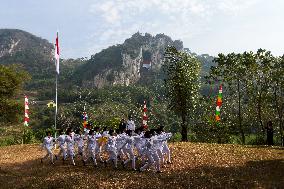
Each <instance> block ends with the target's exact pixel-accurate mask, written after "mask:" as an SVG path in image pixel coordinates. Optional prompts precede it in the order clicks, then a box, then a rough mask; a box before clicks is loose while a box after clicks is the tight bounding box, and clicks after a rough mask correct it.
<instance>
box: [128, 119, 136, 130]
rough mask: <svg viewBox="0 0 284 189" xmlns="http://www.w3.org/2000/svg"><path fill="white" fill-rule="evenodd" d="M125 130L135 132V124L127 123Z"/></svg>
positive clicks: (132, 122)
mask: <svg viewBox="0 0 284 189" xmlns="http://www.w3.org/2000/svg"><path fill="white" fill-rule="evenodd" d="M126 130H131V131H134V130H135V123H134V121H133V120H128V121H127V125H126Z"/></svg>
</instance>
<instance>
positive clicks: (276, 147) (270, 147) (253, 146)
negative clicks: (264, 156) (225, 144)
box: [244, 145, 284, 150]
mask: <svg viewBox="0 0 284 189" xmlns="http://www.w3.org/2000/svg"><path fill="white" fill-rule="evenodd" d="M244 147H246V148H262V149H273V150H284V147H282V146H269V145H245V146H244Z"/></svg>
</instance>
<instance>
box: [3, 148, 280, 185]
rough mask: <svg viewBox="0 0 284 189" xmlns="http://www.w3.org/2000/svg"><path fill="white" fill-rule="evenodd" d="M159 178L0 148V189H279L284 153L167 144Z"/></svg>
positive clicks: (32, 150) (150, 173)
mask: <svg viewBox="0 0 284 189" xmlns="http://www.w3.org/2000/svg"><path fill="white" fill-rule="evenodd" d="M170 147H171V150H172V157H173V164H171V165H166V167H164V168H163V173H160V174H157V173H155V172H154V171H153V170H150V171H146V172H143V173H139V172H133V171H131V170H130V168H126V169H123V168H122V167H120V168H119V170H114V169H113V168H112V167H111V166H110V165H109V166H108V167H107V168H105V167H103V166H102V165H100V166H99V167H97V168H94V167H93V166H91V165H87V166H85V167H84V166H83V165H82V163H81V162H79V161H77V162H78V163H77V165H76V166H72V165H70V164H65V165H63V164H62V162H61V161H57V162H56V163H55V165H50V164H49V163H48V162H44V163H43V164H41V163H40V158H41V157H43V156H44V155H45V151H43V150H41V148H40V147H39V145H24V146H21V145H17V146H8V147H1V148H0V188H156V189H157V188H284V149H283V148H277V147H265V146H263V147H253V146H239V145H218V144H198V143H174V144H171V146H170Z"/></svg>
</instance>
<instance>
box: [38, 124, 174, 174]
mask: <svg viewBox="0 0 284 189" xmlns="http://www.w3.org/2000/svg"><path fill="white" fill-rule="evenodd" d="M123 121H124V120H122V122H121V124H120V126H119V129H117V130H116V131H114V130H112V129H110V130H107V129H106V128H104V129H103V130H102V131H100V128H99V127H95V128H93V129H91V125H90V124H88V125H87V128H85V129H84V131H83V130H81V129H77V130H76V131H75V133H74V132H73V130H72V129H71V128H68V129H67V130H66V132H65V134H64V133H63V130H61V131H60V135H59V136H58V138H53V137H52V136H51V132H47V136H46V137H45V138H44V141H43V145H42V146H43V147H44V148H45V149H46V151H47V154H46V156H45V157H44V158H42V159H41V162H43V160H44V159H47V158H48V157H50V160H51V163H52V164H54V159H56V160H57V159H59V157H62V160H63V163H64V162H65V161H66V160H67V159H70V161H71V163H72V164H73V165H76V164H75V157H76V159H78V158H80V159H81V161H82V162H83V165H86V164H88V163H89V161H90V160H91V162H92V163H93V165H94V166H97V165H98V164H97V160H98V161H99V162H101V163H102V164H103V165H104V166H107V165H108V164H109V163H112V164H113V166H114V168H115V169H117V168H118V161H121V165H122V166H123V167H126V166H127V165H128V164H129V163H130V162H131V168H132V170H138V171H145V170H147V169H149V168H150V167H152V166H153V167H154V168H155V170H156V171H157V172H158V173H160V172H161V166H163V165H164V164H165V163H171V153H170V149H169V146H168V143H167V141H168V140H169V139H170V138H171V136H172V134H171V133H166V132H164V128H163V127H159V128H157V129H151V130H147V131H145V129H143V127H140V128H137V129H135V124H134V121H132V120H129V121H128V122H127V124H124V122H123ZM54 143H58V146H59V148H60V151H59V153H58V154H57V155H54V153H53V152H52V150H53V147H54ZM104 152H106V154H107V155H106V156H102V154H103V153H104ZM77 157H78V158H77ZM103 157H104V158H103ZM104 159H105V160H104ZM137 160H141V163H142V164H141V165H142V166H141V167H140V168H139V169H137V168H136V161H137Z"/></svg>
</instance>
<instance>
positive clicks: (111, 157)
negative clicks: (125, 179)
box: [106, 151, 117, 167]
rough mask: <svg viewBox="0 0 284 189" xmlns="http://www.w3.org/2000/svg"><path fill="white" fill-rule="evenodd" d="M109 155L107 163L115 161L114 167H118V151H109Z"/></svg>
mask: <svg viewBox="0 0 284 189" xmlns="http://www.w3.org/2000/svg"><path fill="white" fill-rule="evenodd" d="M108 154H109V158H108V160H107V161H106V162H107V163H108V162H109V161H112V160H113V163H114V167H117V153H116V151H108Z"/></svg>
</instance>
